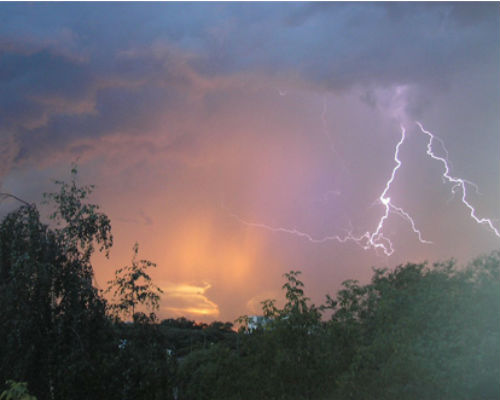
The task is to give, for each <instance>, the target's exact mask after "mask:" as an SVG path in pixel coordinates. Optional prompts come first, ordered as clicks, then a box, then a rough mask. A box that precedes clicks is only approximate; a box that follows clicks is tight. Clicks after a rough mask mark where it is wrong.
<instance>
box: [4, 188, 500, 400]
mask: <svg viewBox="0 0 500 400" xmlns="http://www.w3.org/2000/svg"><path fill="white" fill-rule="evenodd" d="M57 183H58V185H59V188H60V190H59V191H58V192H56V193H52V194H48V195H47V196H46V200H47V202H48V205H49V206H51V207H52V210H53V213H52V214H51V222H50V223H43V222H42V220H41V217H40V213H39V211H38V209H37V207H36V206H35V205H28V204H23V205H22V206H21V207H19V208H18V209H17V210H15V211H13V212H11V213H9V214H8V215H7V216H5V217H4V218H3V220H2V221H1V222H0V307H1V314H0V319H1V320H0V384H1V385H2V386H1V387H0V393H3V394H2V395H0V398H2V399H3V398H5V399H30V398H31V397H29V395H28V392H29V393H30V394H31V395H33V396H36V398H37V399H39V400H45V399H47V400H63V399H65V400H67V399H120V400H128V399H190V400H194V399H200V400H201V399H245V400H251V399H415V400H417V399H418V400H420V399H450V400H451V399H453V400H460V399H464V400H465V399H499V398H500V253H499V252H495V253H492V254H491V255H487V256H482V257H479V258H477V259H476V260H474V261H473V262H471V263H470V264H469V265H468V266H466V267H462V268H459V267H457V266H456V265H455V263H454V262H453V261H450V262H445V263H436V264H433V265H426V264H406V265H401V266H399V267H397V268H395V269H393V270H385V269H374V272H373V277H372V279H371V282H370V283H369V284H366V285H360V284H359V283H358V282H356V281H346V282H344V283H343V285H342V288H341V290H339V291H338V292H337V294H336V296H333V297H330V296H327V297H326V300H325V303H324V304H323V305H319V306H316V305H314V304H312V303H311V302H310V300H309V299H308V298H307V297H306V296H305V293H304V287H303V284H302V282H301V281H300V273H299V272H297V271H291V272H289V273H288V274H285V277H284V278H285V283H284V285H283V290H284V294H285V298H286V302H285V304H284V306H283V307H282V308H279V307H277V306H276V303H275V302H274V301H273V300H268V301H265V302H264V303H263V305H262V306H263V309H262V314H263V316H264V317H265V320H264V322H265V323H262V324H261V325H260V326H257V327H254V326H252V325H249V324H248V322H249V320H248V318H247V317H241V318H240V320H239V322H240V326H239V330H238V331H237V332H236V331H235V330H234V329H233V325H232V323H223V322H213V323H211V324H197V323H195V322H194V321H190V320H187V319H185V318H178V319H166V320H163V321H159V320H158V319H157V317H156V316H155V314H154V311H155V309H156V308H157V307H158V301H159V296H160V295H161V290H159V288H156V287H155V286H154V284H153V283H152V282H151V280H150V278H149V275H148V274H147V268H150V267H154V264H153V263H151V262H149V261H147V260H136V258H135V256H136V255H137V250H138V247H137V246H136V247H134V259H133V260H132V265H131V266H130V267H127V268H122V269H121V270H118V271H117V275H116V279H115V280H114V281H112V282H110V284H111V287H110V290H108V291H112V292H113V293H114V294H115V298H116V301H115V302H114V303H111V304H110V303H109V302H108V301H106V300H105V298H104V292H103V291H100V290H98V289H97V288H96V287H95V286H94V281H93V268H92V264H91V256H92V254H93V253H94V252H95V251H104V252H107V251H108V250H109V249H110V248H111V246H112V242H113V238H112V235H111V225H110V221H109V219H108V218H107V217H106V215H105V214H103V213H101V212H100V211H99V208H98V207H97V206H96V205H93V204H90V203H88V202H87V197H88V195H89V193H90V192H91V189H92V188H91V187H80V186H78V185H77V184H76V182H75V180H74V179H73V181H72V182H71V183H70V184H66V183H63V182H57ZM139 278H140V279H141V280H140V281H139V280H138V279H139ZM111 289H112V290H111ZM140 306H145V307H146V309H147V310H148V311H149V313H146V312H139V311H137V310H136V307H140ZM141 310H143V311H144V310H145V309H144V308H142V309H141ZM127 315H128V316H129V319H131V322H124V320H125V319H126V317H125V316H127Z"/></svg>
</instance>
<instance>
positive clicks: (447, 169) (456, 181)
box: [416, 122, 500, 237]
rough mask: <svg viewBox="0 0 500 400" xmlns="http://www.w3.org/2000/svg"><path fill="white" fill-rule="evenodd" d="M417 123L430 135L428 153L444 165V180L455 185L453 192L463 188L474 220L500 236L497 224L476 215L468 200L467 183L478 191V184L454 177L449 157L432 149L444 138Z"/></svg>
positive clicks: (463, 195)
mask: <svg viewBox="0 0 500 400" xmlns="http://www.w3.org/2000/svg"><path fill="white" fill-rule="evenodd" d="M416 124H417V125H418V127H419V128H420V130H421V131H422V132H423V133H424V134H426V135H427V136H428V137H429V141H428V142H427V155H428V156H430V157H431V158H432V159H434V160H436V161H439V162H440V163H441V164H442V165H443V169H444V172H443V181H445V182H446V181H448V182H449V183H452V184H453V186H452V188H451V191H452V194H455V193H456V191H457V190H461V191H462V203H463V204H464V205H465V206H466V207H467V208H468V209H469V212H470V216H471V217H472V219H474V221H476V222H477V223H478V224H482V225H486V226H488V227H489V228H490V230H491V231H493V233H494V234H495V235H496V236H497V237H500V232H499V231H498V229H497V228H495V226H494V225H493V223H492V222H491V220H490V219H488V218H479V217H478V216H477V215H476V210H475V208H474V207H473V206H472V204H470V203H469V202H468V200H467V184H468V185H471V186H473V187H475V188H476V191H477V190H478V189H477V186H476V185H475V184H473V183H472V182H469V181H467V180H465V179H461V178H456V177H453V176H451V175H450V166H449V162H448V160H447V158H444V157H440V156H438V155H436V154H435V153H434V151H433V149H432V144H433V142H434V141H435V140H436V141H440V142H441V143H443V142H442V140H441V139H439V138H438V137H437V136H435V135H434V134H433V133H431V132H429V131H427V130H425V129H424V127H423V126H422V124H421V123H420V122H416ZM443 148H444V147H443Z"/></svg>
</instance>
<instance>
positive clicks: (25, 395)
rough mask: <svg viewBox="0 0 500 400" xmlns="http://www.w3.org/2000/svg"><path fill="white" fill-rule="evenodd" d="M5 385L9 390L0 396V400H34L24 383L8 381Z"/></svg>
mask: <svg viewBox="0 0 500 400" xmlns="http://www.w3.org/2000/svg"><path fill="white" fill-rule="evenodd" d="M6 383H7V385H9V388H8V389H6V390H4V391H3V392H2V393H1V394H0V400H36V397H35V396H32V395H31V394H30V392H29V391H28V384H27V383H26V382H15V381H12V380H8V381H7V382H6Z"/></svg>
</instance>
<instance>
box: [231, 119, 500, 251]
mask: <svg viewBox="0 0 500 400" xmlns="http://www.w3.org/2000/svg"><path fill="white" fill-rule="evenodd" d="M322 117H323V114H322ZM416 124H417V125H418V127H419V128H420V130H421V131H422V133H424V134H425V135H427V136H428V138H429V140H428V142H427V152H426V153H427V155H428V156H429V157H430V158H432V159H433V160H436V161H439V162H440V163H441V164H442V165H443V169H444V172H443V182H445V183H446V182H449V183H452V184H453V186H452V189H451V191H452V194H453V195H454V194H455V193H456V191H457V190H459V189H460V190H461V192H462V198H461V200H462V203H463V204H464V205H465V206H466V207H467V209H468V210H469V212H470V216H471V217H472V218H473V220H474V221H476V222H477V223H478V224H482V225H486V226H487V227H488V228H489V229H490V230H491V231H492V232H493V233H494V234H495V235H496V236H497V237H499V238H500V232H499V231H498V229H497V228H496V227H495V226H494V225H493V223H492V221H491V220H490V219H487V218H479V217H478V216H477V213H476V210H475V208H474V207H473V206H472V205H471V204H470V202H469V201H468V200H467V185H469V186H472V187H474V189H475V190H476V192H478V187H477V185H475V184H474V183H472V182H470V181H467V180H465V179H461V178H456V177H453V176H451V175H450V162H449V160H448V151H447V149H446V147H445V145H444V142H443V140H442V139H440V138H439V137H437V136H435V135H434V134H432V133H431V132H429V131H427V130H425V129H424V127H423V126H422V124H421V123H420V122H416ZM405 138H406V130H405V128H404V127H403V126H401V138H400V140H399V141H398V143H397V144H396V148H395V151H394V161H395V166H394V168H393V169H392V172H391V175H390V177H389V179H388V180H387V182H386V184H385V187H384V190H383V191H382V193H381V194H380V196H379V198H378V201H379V203H380V204H381V205H382V206H383V207H384V212H383V214H382V216H381V217H380V219H379V220H378V224H377V227H376V229H375V230H374V231H373V232H369V231H367V232H365V233H363V234H362V235H360V236H356V235H353V233H352V231H348V232H347V233H346V234H345V235H344V236H340V235H331V236H323V237H314V236H313V235H311V234H309V233H306V232H302V231H300V230H298V229H296V228H292V229H290V228H285V227H275V226H270V225H267V224H264V223H257V222H249V221H246V220H244V219H243V218H241V217H239V216H238V215H236V214H231V216H232V217H233V218H235V219H237V220H238V221H239V222H241V223H242V224H244V225H246V226H249V227H255V228H261V229H266V230H268V231H271V232H277V233H287V234H290V235H294V236H297V237H300V238H304V239H306V240H308V241H310V242H312V243H325V242H328V241H337V242H340V243H345V242H347V241H352V242H355V243H356V244H358V245H360V246H361V247H362V248H363V249H365V250H369V249H375V250H382V251H383V252H384V254H385V255H387V256H390V255H392V254H393V253H394V245H393V243H392V241H391V240H390V239H389V238H388V237H387V236H385V235H384V233H383V230H384V223H385V222H386V221H387V219H388V218H389V214H390V213H394V214H397V215H399V216H401V217H402V218H403V219H405V220H406V221H408V222H409V224H410V226H411V229H412V231H413V232H414V233H415V234H416V235H417V237H418V240H419V241H420V242H421V243H425V244H430V243H432V242H430V241H428V240H425V239H424V238H423V235H422V233H421V232H420V230H419V229H418V228H417V227H416V223H415V221H414V220H413V218H412V217H411V216H410V214H409V213H408V212H406V211H405V210H404V209H403V208H401V207H398V206H397V205H395V204H394V203H393V202H392V200H391V198H390V197H389V196H388V193H389V190H390V188H391V185H392V183H393V182H394V179H395V177H396V173H397V171H398V170H399V168H400V167H401V165H402V162H401V160H400V159H399V150H400V148H401V146H402V144H403V142H404V141H405ZM434 141H437V142H439V143H440V145H441V148H442V149H443V151H444V153H445V154H446V156H445V157H441V156H438V155H436V153H435V152H434V150H433V142H434Z"/></svg>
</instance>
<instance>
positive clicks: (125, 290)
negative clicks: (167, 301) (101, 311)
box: [106, 243, 163, 319]
mask: <svg viewBox="0 0 500 400" xmlns="http://www.w3.org/2000/svg"><path fill="white" fill-rule="evenodd" d="M138 252H139V245H138V244H137V243H135V244H134V247H133V253H134V254H133V257H132V264H131V265H130V266H125V267H123V268H120V269H118V270H117V271H116V272H115V279H114V280H111V281H109V282H108V285H109V287H108V289H107V290H106V292H107V293H109V292H111V291H113V290H114V293H113V297H114V298H116V299H117V300H118V302H117V303H115V304H112V305H111V306H110V308H111V310H113V311H114V312H115V313H116V314H117V315H122V316H130V315H131V316H132V318H134V319H135V318H137V317H139V315H137V314H136V312H135V310H136V307H137V306H139V305H143V306H145V307H146V308H148V309H150V310H151V311H152V312H153V311H154V310H157V309H158V308H159V303H160V294H161V293H163V291H162V290H161V289H160V288H159V287H158V286H156V285H154V284H153V282H152V280H151V277H150V276H149V274H148V273H147V272H146V270H147V269H148V268H151V267H152V268H155V267H156V264H155V263H153V262H151V261H148V260H139V261H137V254H138ZM150 317H151V318H152V319H155V315H154V314H153V313H151V314H150Z"/></svg>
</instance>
